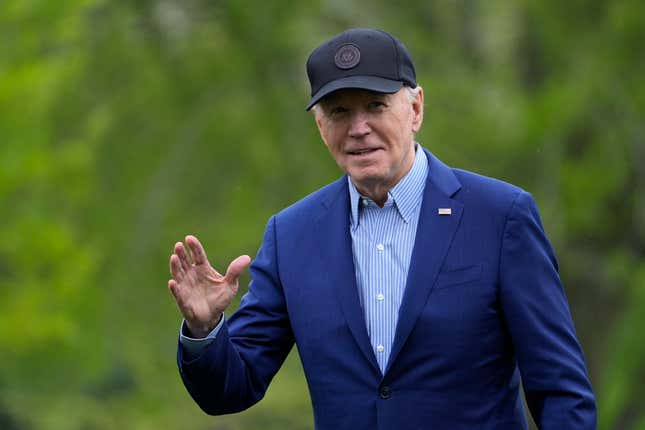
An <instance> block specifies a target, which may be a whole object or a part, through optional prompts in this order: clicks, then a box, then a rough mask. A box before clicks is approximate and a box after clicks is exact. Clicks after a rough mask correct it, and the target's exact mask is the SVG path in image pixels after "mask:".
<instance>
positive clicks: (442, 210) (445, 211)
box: [438, 208, 452, 215]
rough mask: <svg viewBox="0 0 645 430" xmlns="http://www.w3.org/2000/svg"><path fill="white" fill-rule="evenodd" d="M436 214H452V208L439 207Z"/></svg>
mask: <svg viewBox="0 0 645 430" xmlns="http://www.w3.org/2000/svg"><path fill="white" fill-rule="evenodd" d="M438 214H439V215H452V209H450V208H439V210H438Z"/></svg>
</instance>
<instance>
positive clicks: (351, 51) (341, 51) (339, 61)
mask: <svg viewBox="0 0 645 430" xmlns="http://www.w3.org/2000/svg"><path fill="white" fill-rule="evenodd" d="M359 61H361V51H360V50H359V49H358V46H356V45H354V44H352V43H348V44H346V45H343V46H341V47H340V48H338V51H336V55H335V56H334V64H336V67H338V68H339V69H343V70H347V69H351V68H353V67H356V65H357V64H358V62H359Z"/></svg>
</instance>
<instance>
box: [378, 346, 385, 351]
mask: <svg viewBox="0 0 645 430" xmlns="http://www.w3.org/2000/svg"><path fill="white" fill-rule="evenodd" d="M376 350H377V351H378V352H383V351H385V347H384V346H383V345H379V346H377V347H376Z"/></svg>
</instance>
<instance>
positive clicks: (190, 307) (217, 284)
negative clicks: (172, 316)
mask: <svg viewBox="0 0 645 430" xmlns="http://www.w3.org/2000/svg"><path fill="white" fill-rule="evenodd" d="M186 245H187V246H188V250H189V252H190V255H191V256H192V262H191V260H190V259H189V256H188V254H187V252H186V250H185V248H184V245H183V244H182V243H181V242H178V243H177V244H175V249H174V252H173V254H172V255H171V256H170V272H171V274H172V276H173V279H171V280H170V281H168V287H169V288H170V291H171V292H172V294H173V296H174V297H175V300H176V301H177V305H178V306H179V310H180V311H181V313H182V314H183V316H184V318H185V319H186V324H187V325H188V328H189V329H190V331H191V333H193V334H194V335H196V336H198V337H203V336H205V335H206V334H208V332H209V331H210V330H211V329H212V328H213V327H214V326H215V325H216V324H217V322H218V321H219V318H220V316H221V315H222V313H223V312H224V311H225V310H226V308H228V306H229V305H230V304H231V301H232V300H233V297H235V294H236V293H237V289H238V285H239V283H238V278H239V276H240V274H241V273H242V271H243V270H244V268H245V267H246V266H247V265H248V264H249V262H250V258H249V257H248V256H246V255H243V256H240V257H238V258H236V259H235V260H233V262H232V263H231V264H230V265H229V267H228V270H227V271H226V274H225V275H221V274H220V273H218V272H217V271H216V270H215V269H214V268H213V267H212V266H211V265H210V263H209V262H208V259H207V258H206V253H205V251H204V248H203V247H202V245H201V244H200V243H199V241H198V240H197V238H196V237H194V236H187V237H186Z"/></svg>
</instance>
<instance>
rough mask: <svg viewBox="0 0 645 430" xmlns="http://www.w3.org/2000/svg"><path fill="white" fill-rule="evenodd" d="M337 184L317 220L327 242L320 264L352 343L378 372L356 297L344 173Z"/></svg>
mask: <svg viewBox="0 0 645 430" xmlns="http://www.w3.org/2000/svg"><path fill="white" fill-rule="evenodd" d="M337 184H338V186H337V187H334V188H336V190H334V191H335V192H332V193H331V196H330V198H329V199H328V200H326V201H324V202H323V206H325V207H326V209H327V210H326V211H325V212H324V213H323V214H322V215H321V217H320V218H318V220H317V223H318V229H319V233H320V236H319V237H320V238H322V239H323V243H328V244H330V246H326V247H324V248H325V249H324V250H323V251H322V255H323V267H324V269H325V270H326V272H327V276H328V279H329V283H330V287H332V288H335V289H336V293H337V297H338V300H339V301H340V307H341V309H342V311H343V314H344V316H345V319H346V321H347V325H348V326H349V329H350V331H351V333H352V335H353V337H354V339H355V340H356V343H357V344H358V346H359V348H360V350H361V352H362V353H363V355H364V356H365V358H366V359H367V360H368V361H369V362H370V364H371V365H372V366H373V367H374V369H375V370H376V371H378V372H379V373H380V372H381V370H380V368H379V366H378V363H377V362H376V357H375V356H374V352H373V351H372V347H371V344H370V340H369V336H368V335H367V327H366V325H365V318H364V316H363V315H364V314H363V308H362V307H361V305H360V301H359V297H358V286H357V284H356V271H355V268H354V256H353V251H352V239H351V235H350V233H349V214H350V208H349V191H348V185H347V176H343V177H342V178H341V179H339V181H337Z"/></svg>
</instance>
